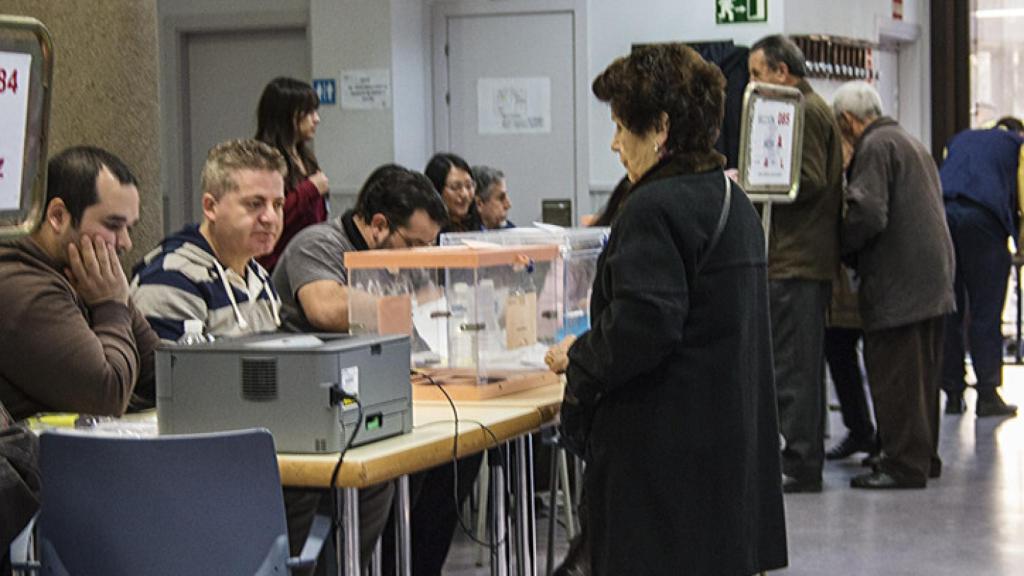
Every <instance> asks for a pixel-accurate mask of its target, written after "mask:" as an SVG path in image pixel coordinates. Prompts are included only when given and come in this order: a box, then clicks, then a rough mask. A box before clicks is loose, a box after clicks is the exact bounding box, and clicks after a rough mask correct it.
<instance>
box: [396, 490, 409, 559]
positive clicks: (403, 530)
mask: <svg viewBox="0 0 1024 576" xmlns="http://www.w3.org/2000/svg"><path fill="white" fill-rule="evenodd" d="M397 505H398V509H397V512H396V514H395V516H396V520H397V521H396V522H395V526H396V529H397V530H398V534H397V536H398V538H397V539H396V542H398V574H401V575H402V576H412V528H411V525H412V520H411V515H412V504H411V502H410V501H409V476H408V475H406V476H402V477H401V478H399V479H398V498H397Z"/></svg>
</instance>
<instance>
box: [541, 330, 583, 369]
mask: <svg viewBox="0 0 1024 576" xmlns="http://www.w3.org/2000/svg"><path fill="white" fill-rule="evenodd" d="M575 341H576V337H575V336H573V335H572V334H570V335H568V336H566V337H565V338H563V339H562V341H561V342H559V343H558V344H555V345H554V346H552V347H551V348H548V351H547V353H546V354H544V363H545V364H547V365H548V369H550V370H551V371H552V372H554V373H555V374H562V373H564V372H565V371H566V370H567V369H568V368H569V348H570V347H571V346H572V343H573V342H575Z"/></svg>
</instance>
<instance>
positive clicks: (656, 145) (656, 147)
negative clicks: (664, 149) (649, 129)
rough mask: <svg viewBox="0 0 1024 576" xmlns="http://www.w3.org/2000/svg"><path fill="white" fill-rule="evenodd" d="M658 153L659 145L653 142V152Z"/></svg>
mask: <svg viewBox="0 0 1024 576" xmlns="http://www.w3.org/2000/svg"><path fill="white" fill-rule="evenodd" d="M660 151H661V145H660V144H658V143H657V142H655V143H654V152H655V153H657V152H660Z"/></svg>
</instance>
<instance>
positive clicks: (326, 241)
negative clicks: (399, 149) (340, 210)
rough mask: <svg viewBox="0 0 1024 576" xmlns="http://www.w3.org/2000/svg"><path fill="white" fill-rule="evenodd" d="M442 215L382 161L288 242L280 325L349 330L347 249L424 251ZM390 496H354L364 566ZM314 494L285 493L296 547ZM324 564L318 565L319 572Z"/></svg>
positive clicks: (371, 490)
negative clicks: (347, 199) (350, 194)
mask: <svg viewBox="0 0 1024 576" xmlns="http://www.w3.org/2000/svg"><path fill="white" fill-rule="evenodd" d="M447 222H448V211H447V210H446V209H445V206H444V203H443V202H442V201H441V197H440V196H438V194H437V192H436V191H434V187H433V185H432V184H431V183H430V180H428V179H427V178H426V176H424V175H423V174H420V173H417V172H413V171H412V170H407V169H405V168H402V167H401V166H396V165H394V164H387V165H384V166H381V167H380V168H377V169H376V170H374V171H373V173H372V174H370V176H369V178H367V179H366V183H364V184H363V188H362V189H361V190H360V191H359V196H358V198H357V199H356V205H355V207H354V208H353V209H352V210H349V211H348V212H345V213H344V214H342V215H341V216H338V217H337V218H333V219H331V220H328V221H327V222H324V223H322V224H315V225H313V226H309V227H307V228H305V229H303V230H302V231H300V232H299V233H298V234H296V235H295V237H294V238H292V240H291V242H289V243H288V246H287V247H286V248H285V249H284V252H282V253H281V258H280V259H279V260H278V261H277V266H276V267H275V268H274V275H273V278H272V280H273V282H274V285H275V287H276V288H277V290H278V292H279V294H280V295H281V300H282V307H281V321H282V326H283V327H284V328H285V329H287V330H289V331H293V332H347V331H348V288H347V283H348V271H347V270H346V269H345V260H344V259H345V252H351V251H355V250H375V249H391V248H415V247H420V246H430V245H432V244H433V243H434V242H435V240H436V239H437V235H438V233H439V232H440V230H441V227H442V226H443V225H444V224H446V223H447ZM393 495H394V489H393V485H392V484H391V483H384V484H378V485H375V486H370V487H367V488H363V489H361V490H360V491H359V536H360V558H362V559H363V565H364V568H365V566H366V563H367V561H368V560H369V558H370V555H371V553H372V552H373V547H374V545H375V544H376V542H377V539H378V538H379V537H380V535H381V532H382V531H383V530H384V526H385V524H386V523H387V519H388V513H389V511H390V508H391V500H392V498H393ZM322 496H323V493H322V492H319V491H315V490H285V502H286V504H287V505H288V509H289V524H288V529H289V540H290V541H291V542H293V543H300V544H301V543H302V542H304V541H305V539H306V532H308V531H309V527H310V525H311V524H312V520H313V513H314V512H315V511H316V509H317V508H318V507H323V506H325V505H326V504H327V500H326V499H323V498H322ZM322 567H323V563H318V572H317V573H318V574H319V573H320V572H321V571H322Z"/></svg>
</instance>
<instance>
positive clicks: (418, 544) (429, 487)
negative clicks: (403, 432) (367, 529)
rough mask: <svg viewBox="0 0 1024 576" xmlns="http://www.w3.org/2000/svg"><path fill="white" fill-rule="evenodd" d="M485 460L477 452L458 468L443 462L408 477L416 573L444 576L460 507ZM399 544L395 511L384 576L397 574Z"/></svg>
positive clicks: (386, 540)
mask: <svg viewBox="0 0 1024 576" xmlns="http://www.w3.org/2000/svg"><path fill="white" fill-rule="evenodd" d="M482 461H483V454H475V455H473V456H467V457H465V458H462V459H460V460H459V461H458V465H457V467H456V465H454V464H443V465H441V466H438V467H436V468H431V469H430V470H425V471H423V472H419V473H417V474H413V475H411V476H409V501H410V505H411V510H410V514H409V516H410V520H411V528H410V531H411V536H412V573H413V576H441V569H442V568H443V567H444V563H445V560H446V559H447V558H448V550H449V549H450V548H451V545H452V537H453V536H455V529H456V527H458V525H459V510H460V508H461V507H462V503H463V502H465V501H466V498H467V497H468V496H469V494H470V492H472V490H473V483H474V482H476V477H477V475H478V474H479V473H480V463H481V462H482ZM456 468H457V470H456ZM456 478H458V485H457V486H456ZM396 547H397V542H396V541H395V514H394V510H392V513H391V516H390V517H389V518H388V524H387V528H386V529H385V530H384V540H383V547H382V551H383V552H382V553H383V556H384V558H383V560H384V561H383V572H384V574H385V576H394V574H395V573H396V571H395V562H394V560H393V558H395V551H396Z"/></svg>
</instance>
